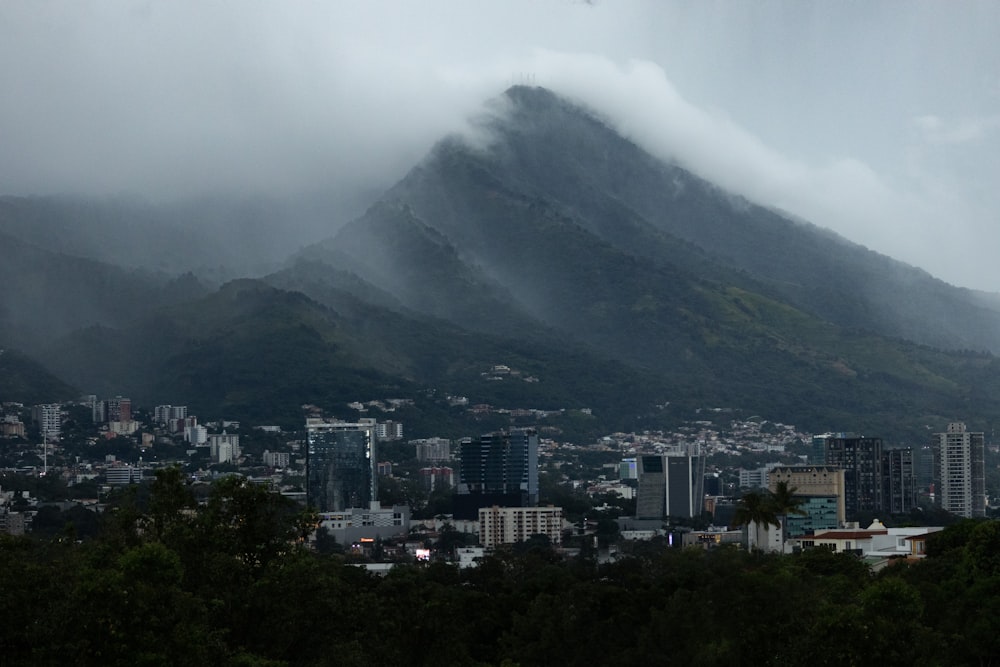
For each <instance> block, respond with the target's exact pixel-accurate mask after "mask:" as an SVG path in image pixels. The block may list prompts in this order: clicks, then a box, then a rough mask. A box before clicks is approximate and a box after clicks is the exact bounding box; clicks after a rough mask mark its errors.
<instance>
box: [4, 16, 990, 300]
mask: <svg viewBox="0 0 1000 667" xmlns="http://www.w3.org/2000/svg"><path fill="white" fill-rule="evenodd" d="M997 21H1000V5H997V4H996V3H982V4H974V5H962V6H961V7H959V8H955V7H953V6H952V5H948V6H947V7H946V6H944V5H940V4H938V3H911V4H908V5H907V6H906V7H905V8H900V7H899V6H898V5H897V4H896V3H892V2H887V3H882V2H877V1H876V2H873V3H861V4H857V5H854V4H852V5H844V4H842V3H841V4H837V3H830V4H827V3H803V4H796V5H794V6H789V5H787V3H781V2H766V1H765V2H761V3H752V4H747V5H740V6H738V7H734V6H731V5H728V4H726V3H722V4H719V3H687V2H674V1H671V0H655V1H649V2H647V1H643V0H623V1H622V2H615V3H593V4H587V3H579V2H572V1H569V0H567V1H566V2H551V3H537V2H531V1H529V0H510V1H509V2H505V3H468V2H464V1H458V0H433V1H432V0H427V2H420V3H380V2H371V3H368V2H366V3H354V2H338V1H334V2H320V1H319V0H297V1H290V2H287V3H271V2H262V1H257V0H244V1H242V2H231V1H226V0H221V1H219V2H212V3H204V2H194V1H190V0H175V1H172V2H169V3H167V2H160V3H156V2H145V3H143V2H137V3H132V4H128V5H122V4H121V3H118V2H111V1H110V0H107V1H105V0H94V1H93V2H86V3H75V2H70V3H56V2H51V3H45V2H32V1H28V0H10V1H9V2H3V3H0V91H2V94H3V100H4V101H3V104H0V145H2V150H0V194H2V193H13V194H25V193H50V192H80V193H85V194H95V195H105V194H116V193H132V194H139V195H142V196H145V197H148V198H151V199H171V198H175V197H190V196H194V195H198V194H203V193H216V192H223V193H229V194H263V195H294V194H296V193H299V192H310V191H323V192H333V193H336V192H344V193H350V192H357V191H365V192H369V191H373V190H378V189H379V188H384V187H388V186H390V185H391V184H392V183H393V182H394V181H395V180H396V179H398V178H399V177H401V176H402V175H403V174H404V173H405V172H406V171H407V169H409V167H410V166H412V165H413V164H415V163H416V162H417V161H418V160H419V159H420V158H421V157H422V155H423V154H424V153H425V152H426V151H427V150H428V149H429V148H430V146H431V145H432V144H433V143H434V141H436V140H437V139H438V138H440V137H441V136H444V135H445V134H448V133H450V132H455V131H459V132H461V131H468V124H467V121H468V119H469V118H471V117H474V116H475V115H476V114H477V113H478V112H479V110H481V108H482V104H483V103H484V101H485V100H487V99H489V98H491V97H494V96H496V95H498V94H499V93H500V92H501V91H502V90H503V89H504V88H505V87H506V86H508V85H510V84H511V83H515V82H517V81H519V80H523V77H525V76H532V77H533V80H534V81H537V83H538V84H540V85H544V86H547V87H550V88H552V89H554V90H556V91H558V92H560V93H562V94H565V95H568V96H570V97H573V98H574V99H577V100H580V101H581V102H583V103H585V104H587V105H588V106H590V107H592V108H594V109H596V110H598V111H599V112H601V113H602V114H604V115H605V116H606V117H607V118H608V119H610V121H611V122H613V123H614V125H615V126H616V127H617V128H618V129H620V130H621V131H622V132H623V133H624V134H626V135H627V136H629V137H631V138H633V139H634V140H635V141H637V142H639V143H641V144H642V145H643V146H645V147H647V148H648V150H650V151H651V152H653V153H654V154H656V155H659V156H661V157H664V158H668V159H676V160H678V161H680V162H682V163H683V164H685V165H686V166H688V167H689V168H690V169H692V170H693V171H695V172H697V173H699V174H701V175H703V176H705V177H706V178H709V179H711V180H713V181H716V182H717V183H719V184H720V185H721V186H722V187H725V188H726V189H729V190H732V191H734V192H738V193H742V194H744V195H746V196H747V197H749V198H751V199H753V200H755V201H759V202H761V203H763V204H766V205H773V206H778V207H781V208H784V209H786V210H788V211H790V212H792V213H795V214H796V215H799V216H801V217H804V218H806V219H809V220H811V221H813V222H816V223H817V224H821V225H824V226H827V227H830V228H831V229H833V230H835V231H838V232H840V233H841V234H843V235H844V236H846V237H848V238H850V239H851V240H854V241H857V242H860V243H863V244H865V245H868V246H869V247H872V248H874V249H876V250H879V251H881V252H884V253H887V254H890V255H893V256H895V257H898V258H900V259H903V260H905V261H908V262H911V263H915V264H918V265H920V266H923V267H925V268H927V269H928V270H930V271H932V272H933V273H935V274H937V275H941V276H942V277H945V278H947V279H948V280H952V281H955V282H960V283H963V284H976V285H979V286H989V285H991V282H990V281H991V280H995V279H996V278H997V277H1000V275H997V274H996V273H995V272H993V271H992V269H990V270H989V271H984V270H981V269H979V268H978V267H979V266H986V265H992V263H993V262H992V257H990V254H989V250H988V249H989V248H994V247H998V246H1000V231H998V226H997V225H996V224H995V221H996V217H995V213H994V212H995V211H996V210H1000V194H998V193H1000V170H998V167H997V165H996V160H995V157H994V156H995V154H996V150H995V149H997V148H1000V147H998V146H996V142H997V137H998V135H1000V133H998V132H997V131H996V129H997V127H998V118H1000V110H998V108H997V102H998V100H1000V97H998V96H997V90H1000V88H997V85H996V82H997V81H1000V57H997V56H998V48H1000V47H998V46H997V41H996V39H995V35H994V32H995V31H994V30H992V29H991V28H992V26H995V25H997ZM942 257H949V258H950V259H949V260H948V261H941V258H942Z"/></svg>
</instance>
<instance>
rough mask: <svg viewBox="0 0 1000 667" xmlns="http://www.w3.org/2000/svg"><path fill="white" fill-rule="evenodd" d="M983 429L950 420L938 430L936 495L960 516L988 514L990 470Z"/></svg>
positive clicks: (935, 441)
mask: <svg viewBox="0 0 1000 667" xmlns="http://www.w3.org/2000/svg"><path fill="white" fill-rule="evenodd" d="M984 443H985V439H984V438H983V434H982V433H973V432H971V431H968V430H966V428H965V424H964V423H962V422H955V423H952V424H948V430H947V431H946V432H944V433H935V434H934V442H933V449H934V497H935V501H936V503H937V504H938V505H940V506H941V508H942V509H944V510H947V511H948V512H951V513H953V514H957V515H959V516H963V517H967V518H972V517H982V516H986V471H985V465H984V461H983V457H984V454H985V446H984Z"/></svg>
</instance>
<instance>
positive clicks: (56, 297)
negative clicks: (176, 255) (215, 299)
mask: <svg viewBox="0 0 1000 667" xmlns="http://www.w3.org/2000/svg"><path fill="white" fill-rule="evenodd" d="M0 247H2V248H3V261H2V262H0V285H3V289H2V290H0V342H5V343H6V344H8V345H16V346H17V347H20V348H21V349H23V350H25V351H28V352H38V351H39V350H40V349H41V348H42V346H44V345H45V344H46V343H48V342H50V341H52V340H54V339H55V338H58V337H59V336H61V335H63V334H66V333H69V332H71V331H74V330H77V329H79V328H81V327H87V326H92V325H98V324H100V325H104V326H118V325H121V324H124V323H126V322H128V321H130V320H131V319H132V318H134V317H136V316H137V315H139V314H141V313H143V312H145V311H147V310H148V309H149V308H152V307H155V306H157V305H159V304H164V303H173V302H176V301H183V300H185V299H188V298H191V297H192V296H195V295H198V294H203V293H205V291H206V289H205V287H203V286H202V285H201V283H199V281H198V280H197V279H195V278H194V277H193V276H192V275H190V274H187V275H181V276H168V275H164V274H156V273H151V272H148V271H142V270H139V269H126V268H122V267H120V266H117V265H114V264H108V263H106V262H100V261H96V260H92V259H85V258H82V257H78V256H74V255H69V254H65V253H60V252H54V251H51V250H46V249H43V248H41V247H39V246H36V245H33V244H31V243H27V242H25V241H22V240H20V239H18V238H15V237H13V236H10V235H7V234H5V233H3V232H2V231H0Z"/></svg>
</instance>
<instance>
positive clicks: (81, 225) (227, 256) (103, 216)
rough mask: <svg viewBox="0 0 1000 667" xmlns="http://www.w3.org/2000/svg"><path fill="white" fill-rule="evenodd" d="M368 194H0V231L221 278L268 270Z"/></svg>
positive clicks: (357, 207) (353, 210)
mask: <svg viewBox="0 0 1000 667" xmlns="http://www.w3.org/2000/svg"><path fill="white" fill-rule="evenodd" d="M374 196H375V195H373V194H370V193H356V194H355V195H352V196H350V197H346V196H342V195H340V194H308V195H302V196H299V197H295V198H291V197H288V198H279V197H223V196H215V197H201V198H197V199H189V200H183V201H178V202H169V203H153V202H149V201H143V200H139V199H134V198H132V199H130V198H125V197H116V198H112V197H108V198H100V199H98V198H84V197H73V196H48V197H12V196H0V233H2V234H4V235H6V236H8V237H13V238H15V239H17V240H19V241H21V242H23V243H27V244H29V245H32V246H35V247H39V248H44V249H45V250H47V251H49V252H53V253H59V254H63V255H71V256H74V257H79V258H83V259H89V260H94V261H97V262H102V263H104V264H114V265H116V266H120V267H123V268H125V269H129V270H142V271H146V272H151V273H163V274H168V275H178V274H183V273H188V272H190V273H193V274H196V275H197V276H198V277H199V278H200V279H201V280H202V281H203V282H209V283H214V284H221V283H222V282H226V281H228V280H232V279H234V278H244V277H256V276H261V275H264V274H266V273H269V272H271V271H273V270H275V269H276V268H277V267H278V266H280V264H281V262H282V261H284V260H285V259H286V258H287V257H288V255H289V254H291V253H293V252H295V251H297V250H299V249H300V248H301V247H303V246H304V245H306V244H308V243H311V242H314V241H316V240H319V239H322V238H325V237H326V236H328V235H330V234H332V233H333V232H334V231H336V230H337V229H338V228H339V227H340V226H341V225H342V224H343V223H344V222H346V221H347V220H350V219H352V218H354V217H356V216H357V215H359V214H360V213H361V212H363V211H364V209H365V207H366V206H367V205H368V204H369V203H370V202H371V199H372V198H373V197H374ZM362 198H363V199H362Z"/></svg>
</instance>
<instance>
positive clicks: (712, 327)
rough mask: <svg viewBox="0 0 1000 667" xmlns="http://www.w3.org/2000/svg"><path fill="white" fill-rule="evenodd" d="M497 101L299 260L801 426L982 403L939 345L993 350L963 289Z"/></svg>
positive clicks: (971, 371)
mask: <svg viewBox="0 0 1000 667" xmlns="http://www.w3.org/2000/svg"><path fill="white" fill-rule="evenodd" d="M500 108H501V109H502V111H500V112H498V113H497V114H495V115H493V116H491V117H489V118H488V119H486V120H485V121H484V130H485V132H487V133H488V136H489V141H486V142H468V141H464V140H462V139H460V138H454V137H452V138H447V139H445V140H443V141H442V142H440V143H439V144H438V145H437V146H436V147H435V148H434V149H433V150H432V151H431V153H430V154H429V155H428V157H427V158H426V159H425V160H424V161H423V162H422V163H421V164H419V165H417V166H416V167H415V168H414V169H413V170H411V172H410V173H409V174H408V175H407V176H406V177H405V178H404V179H403V180H402V181H401V182H400V183H398V184H397V185H396V186H394V187H393V188H391V189H390V190H389V191H388V192H387V193H386V195H385V196H384V197H383V198H382V199H381V200H380V201H379V202H377V203H376V204H375V205H373V206H372V207H371V208H370V209H369V210H368V212H367V213H366V214H365V215H364V216H362V217H361V218H359V219H357V220H355V221H354V222H352V223H350V224H348V225H346V226H345V227H344V228H343V229H341V230H340V231H339V232H338V233H337V234H336V235H335V236H334V237H332V238H331V239H329V240H328V241H326V242H323V243H321V244H317V245H315V246H313V247H310V248H308V249H306V250H305V251H304V252H303V253H301V254H300V255H299V258H300V259H303V260H304V259H308V260H309V264H310V270H311V271H312V272H313V273H314V274H315V273H316V271H317V266H318V265H324V264H325V265H327V266H329V267H330V269H331V270H345V269H347V270H349V271H351V272H353V273H355V274H357V275H358V276H359V277H360V278H362V279H363V280H364V281H366V282H368V283H370V284H372V285H375V286H376V287H377V288H378V289H379V290H380V291H382V292H384V293H387V294H388V295H389V298H390V299H392V300H395V301H397V302H398V303H399V305H400V307H402V308H408V309H412V310H414V311H417V312H422V313H426V314H432V315H434V316H436V317H440V318H444V319H446V320H448V321H449V322H451V323H452V324H454V325H455V326H460V327H465V328H470V329H473V330H476V331H491V332H493V333H496V334H500V335H504V336H510V337H512V338H514V339H518V340H535V339H537V337H538V336H542V337H544V336H546V335H548V336H551V337H553V338H555V339H559V340H565V341H568V342H569V343H570V344H573V345H578V346H581V347H582V348H584V349H586V350H589V353H591V354H594V355H597V356H598V357H602V358H604V359H607V360H613V361H616V362H620V363H622V364H624V365H627V366H629V367H631V368H635V369H639V370H642V371H645V372H652V373H655V374H657V375H658V376H659V377H661V378H663V380H664V381H665V382H666V383H667V384H668V386H670V387H672V388H673V391H674V395H675V396H683V397H685V398H686V399H688V400H694V401H703V402H705V403H708V404H711V403H715V404H724V405H741V406H746V407H748V409H757V410H760V411H761V412H763V413H765V414H769V415H772V416H774V417H775V418H785V419H790V420H798V421H796V423H800V422H808V424H809V425H810V426H812V427H819V428H824V427H825V428H846V427H845V426H843V424H844V423H845V422H846V423H848V424H851V425H852V426H851V427H852V428H859V429H860V427H859V426H857V424H858V422H859V419H860V420H861V421H863V422H864V423H866V424H871V425H872V426H873V427H874V428H877V427H878V424H880V423H882V424H884V423H885V422H886V421H887V420H889V421H893V422H898V421H899V420H905V419H912V420H915V421H916V420H927V421H934V420H941V419H943V418H942V417H941V415H947V414H963V413H965V412H968V411H969V410H970V409H971V408H970V400H971V399H970V398H969V395H970V394H975V395H976V396H977V398H976V401H977V402H978V407H977V408H975V409H976V410H978V409H981V408H985V407H986V405H987V404H990V405H991V404H992V402H993V400H994V399H993V398H992V396H991V395H984V394H983V392H982V391H981V389H982V387H983V386H990V387H992V386H994V385H995V384H996V382H995V380H993V379H992V375H991V373H992V371H993V370H994V361H993V358H992V356H990V355H989V354H985V355H983V354H978V353H963V354H958V353H953V352H948V351H947V350H993V349H996V347H997V346H998V337H997V332H998V331H1000V311H998V310H997V309H996V308H995V306H992V305H990V304H989V303H988V301H987V300H986V299H983V298H982V297H981V295H977V294H975V293H972V292H970V291H968V290H962V289H958V288H954V287H951V286H948V285H946V284H945V283H943V282H941V281H938V280H936V279H934V278H932V277H931V276H929V275H928V274H926V273H925V272H923V271H920V270H918V269H914V268H912V267H908V266H906V265H904V264H902V263H899V262H896V261H894V260H891V259H890V258H887V257H885V256H882V255H878V254H876V253H873V252H871V251H868V250H866V249H864V248H862V247H860V246H857V245H854V244H851V243H849V242H848V241H846V240H844V239H842V238H839V237H837V236H835V235H833V234H832V233H830V232H828V231H825V230H822V229H820V228H817V227H815V226H812V225H809V224H807V223H803V222H800V221H796V220H792V219H789V218H787V217H784V216H782V215H781V214H780V213H778V212H775V211H772V210H768V209H766V208H763V207H760V206H757V205H754V204H752V203H751V202H748V201H745V200H743V199H741V198H739V197H736V196H734V195H732V194H730V193H727V192H724V191H722V190H720V189H719V188H717V187H715V186H713V185H712V184H710V183H707V182H705V181H704V180H702V179H700V178H698V177H696V176H695V175H693V174H691V173H690V172H688V171H686V170H684V169H683V168H682V167H680V166H678V165H674V164H667V163H664V162H661V161H658V160H656V159H655V158H653V157H652V156H650V155H649V154H648V153H646V152H644V151H643V150H642V149H641V148H640V147H638V146H636V145H635V144H633V143H631V142H629V141H627V140H626V139H624V138H623V137H621V136H620V135H619V134H617V133H615V132H614V131H613V130H611V129H610V127H609V126H608V125H607V124H605V123H603V122H602V121H601V120H600V119H599V118H597V117H596V116H594V115H593V114H591V113H589V112H587V111H586V110H584V109H581V108H579V107H577V106H575V105H573V104H571V103H569V102H567V101H566V100H563V99H561V98H559V97H557V96H555V95H554V94H552V93H551V92H549V91H546V90H543V89H537V88H525V87H515V88H512V89H510V90H509V91H508V92H507V93H506V95H505V98H504V100H503V104H502V105H500ZM345 253H349V254H350V256H351V259H350V261H349V262H345V261H344V259H343V255H344V254H345ZM288 270H289V271H290V272H291V273H294V272H295V270H296V269H295V268H294V267H292V268H290V269H288ZM286 279H287V277H286ZM525 317H527V318H528V319H529V320H532V321H533V324H528V325H525V324H523V322H524V319H525ZM512 323H513V324H512ZM973 378H975V380H973ZM972 382H976V383H977V384H976V385H975V388H973V385H972V384H971V383H972ZM906 410H909V411H910V414H908V415H905V414H902V413H900V411H906ZM897 413H900V414H897Z"/></svg>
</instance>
